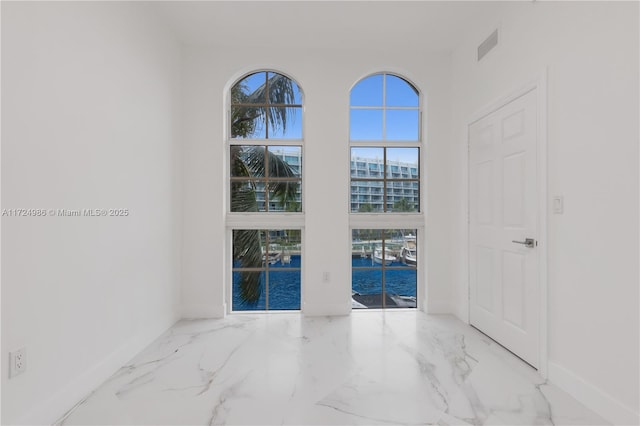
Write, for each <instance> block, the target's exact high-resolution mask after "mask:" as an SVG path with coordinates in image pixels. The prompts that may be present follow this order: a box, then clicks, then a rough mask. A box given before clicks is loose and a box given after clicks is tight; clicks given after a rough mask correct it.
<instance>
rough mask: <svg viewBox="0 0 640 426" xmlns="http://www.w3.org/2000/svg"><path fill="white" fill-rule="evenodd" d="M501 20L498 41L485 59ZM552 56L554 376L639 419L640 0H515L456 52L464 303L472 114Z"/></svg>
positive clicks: (620, 416) (614, 416) (615, 413)
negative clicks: (480, 53) (557, 209)
mask: <svg viewBox="0 0 640 426" xmlns="http://www.w3.org/2000/svg"><path fill="white" fill-rule="evenodd" d="M496 26H499V27H500V43H499V46H498V47H497V48H496V49H495V50H494V51H492V52H490V53H489V55H488V56H487V57H485V59H484V60H483V61H482V62H481V63H479V64H477V63H476V62H475V59H474V58H475V49H476V47H477V46H478V44H479V43H480V42H481V41H482V40H483V39H484V37H486V36H487V35H489V33H490V32H491V31H492V30H493V29H494V28H495V27H496ZM545 68H547V69H548V168H549V173H548V191H549V198H551V197H552V196H554V195H563V196H564V208H565V212H564V214H563V215H553V214H551V212H550V213H549V216H548V218H549V241H548V250H549V264H548V268H549V277H548V289H549V294H548V304H549V317H548V318H549V327H548V330H549V338H548V345H549V346H548V347H549V378H550V380H551V381H554V382H556V383H558V384H560V385H561V386H562V387H564V388H565V389H566V390H569V391H570V392H571V393H572V394H573V395H574V396H576V397H577V398H578V399H580V400H582V401H583V402H585V403H587V404H588V405H589V406H590V407H591V408H593V409H596V410H597V411H599V412H600V413H601V414H603V415H605V417H608V418H609V419H610V420H612V421H615V422H618V423H631V422H636V423H637V422H638V416H637V413H638V411H639V407H638V401H639V399H640V395H639V392H638V374H639V370H638V359H639V353H638V335H639V329H638V282H639V277H638V113H639V111H638V75H639V74H638V4H637V3H635V2H632V3H631V2H628V3H615V2H587V3H577V2H553V3H547V2H537V3H516V4H514V3H508V4H505V5H504V6H503V7H502V8H501V13H499V14H498V15H497V16H496V18H495V20H493V21H492V22H487V23H486V25H485V28H484V30H483V31H480V32H478V33H476V34H471V35H470V36H469V37H468V39H467V42H466V43H465V44H464V45H463V46H461V47H460V48H459V49H457V50H456V52H455V53H454V55H453V71H454V73H453V130H454V137H453V141H454V144H453V145H452V149H453V154H452V158H454V159H455V160H456V164H455V167H454V168H453V169H452V180H453V181H454V184H455V187H456V188H458V190H457V191H456V193H457V196H456V199H455V202H454V205H453V211H455V212H457V218H456V220H455V222H454V223H452V225H453V234H454V235H455V239H454V241H455V244H454V245H453V247H452V257H453V258H454V259H456V263H454V265H453V273H454V284H455V287H454V297H455V300H456V302H455V304H456V306H457V313H458V315H459V316H460V317H461V318H466V317H467V310H468V306H467V268H466V244H467V240H466V229H467V228H466V216H465V215H466V167H467V166H466V162H465V161H466V160H465V159H466V140H465V133H464V132H465V128H466V125H467V124H468V119H469V118H470V116H471V115H472V114H473V113H474V112H476V111H478V110H480V109H481V108H483V107H485V106H486V105H488V104H490V103H491V102H492V101H494V100H496V99H497V98H499V97H501V96H503V95H507V94H509V92H511V91H513V90H515V89H517V88H518V87H519V86H520V85H522V84H524V83H526V82H527V81H529V80H531V79H535V78H537V77H538V76H539V75H540V74H541V73H542V72H543V70H544V69H545ZM549 202H550V201H549Z"/></svg>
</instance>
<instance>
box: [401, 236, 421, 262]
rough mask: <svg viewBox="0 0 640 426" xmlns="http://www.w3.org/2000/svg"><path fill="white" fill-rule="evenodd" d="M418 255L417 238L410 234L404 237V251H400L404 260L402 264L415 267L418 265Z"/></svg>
mask: <svg viewBox="0 0 640 426" xmlns="http://www.w3.org/2000/svg"><path fill="white" fill-rule="evenodd" d="M416 254H417V246H416V236H415V235H411V234H409V235H407V236H405V237H404V244H403V246H402V249H401V250H400V258H401V259H402V263H404V264H405V265H410V266H415V265H416V263H417V259H416Z"/></svg>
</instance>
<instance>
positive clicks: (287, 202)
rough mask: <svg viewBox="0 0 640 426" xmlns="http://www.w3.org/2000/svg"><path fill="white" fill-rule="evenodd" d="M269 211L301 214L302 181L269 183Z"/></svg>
mask: <svg viewBox="0 0 640 426" xmlns="http://www.w3.org/2000/svg"><path fill="white" fill-rule="evenodd" d="M269 211H280V212H283V211H284V212H301V211H302V184H301V183H300V180H286V181H277V182H269Z"/></svg>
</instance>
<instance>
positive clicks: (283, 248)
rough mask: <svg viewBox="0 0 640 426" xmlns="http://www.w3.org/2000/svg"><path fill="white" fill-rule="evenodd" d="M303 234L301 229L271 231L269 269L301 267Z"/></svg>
mask: <svg viewBox="0 0 640 426" xmlns="http://www.w3.org/2000/svg"><path fill="white" fill-rule="evenodd" d="M301 234H302V231H300V230H299V229H281V230H270V231H269V254H270V257H271V258H272V262H270V263H269V270H282V269H284V270H286V269H291V268H300V252H301V246H300V242H301V239H300V238H301ZM273 260H275V261H273Z"/></svg>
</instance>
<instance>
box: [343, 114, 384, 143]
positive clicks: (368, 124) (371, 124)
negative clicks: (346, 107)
mask: <svg viewBox="0 0 640 426" xmlns="http://www.w3.org/2000/svg"><path fill="white" fill-rule="evenodd" d="M350 120H351V121H350V124H349V126H350V127H349V129H350V133H349V135H350V138H351V140H353V141H363V140H367V141H378V140H382V110H381V109H374V110H370V109H353V108H352V109H351V117H350Z"/></svg>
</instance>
